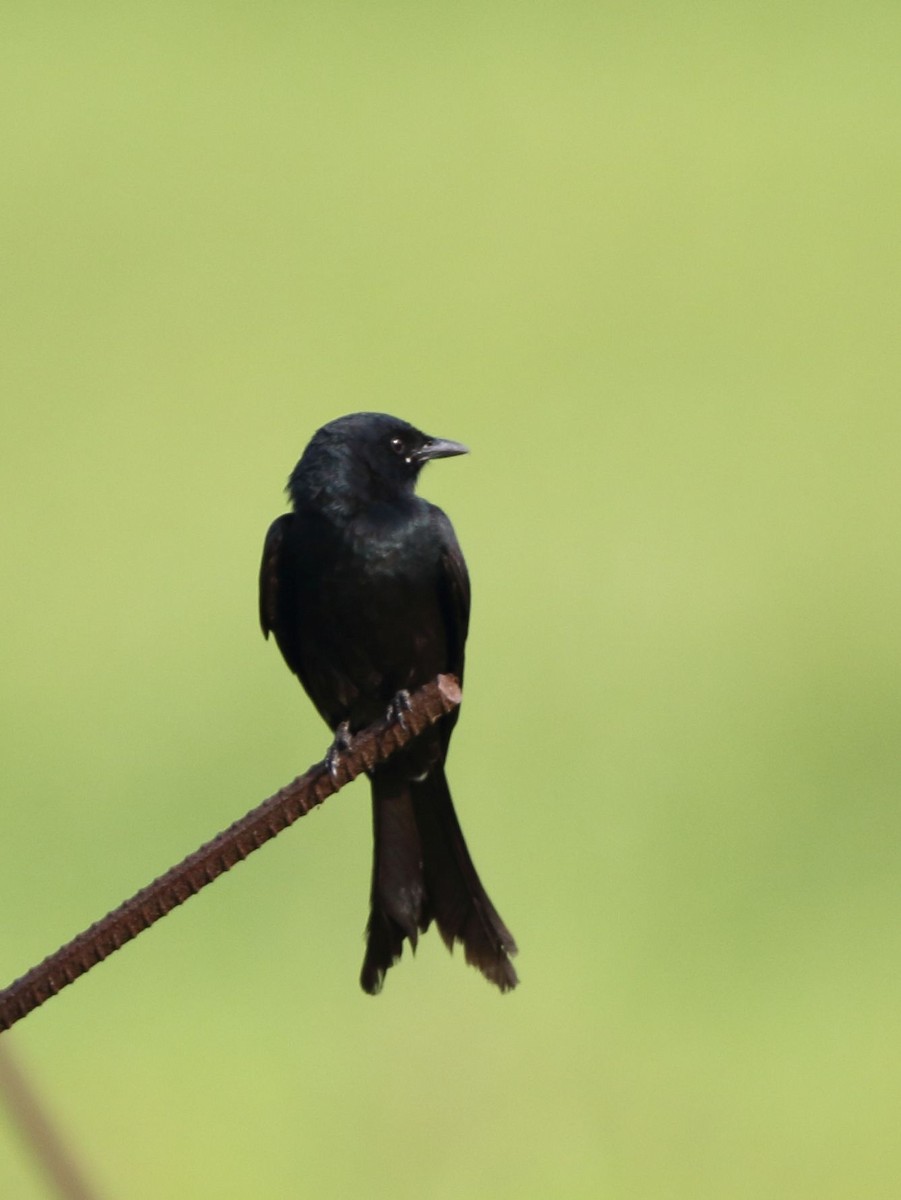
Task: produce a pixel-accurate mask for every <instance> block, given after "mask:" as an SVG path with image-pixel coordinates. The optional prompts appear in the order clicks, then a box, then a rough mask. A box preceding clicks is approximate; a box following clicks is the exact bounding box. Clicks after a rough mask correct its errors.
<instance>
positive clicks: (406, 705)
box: [385, 688, 410, 729]
mask: <svg viewBox="0 0 901 1200" xmlns="http://www.w3.org/2000/svg"><path fill="white" fill-rule="evenodd" d="M409 711H410V693H409V692H408V691H407V689H406V688H401V689H400V691H399V692H398V693H397V694H396V695H395V697H394V699H393V700H392V701H391V703H390V704H389V705H388V711H387V712H386V713H385V716H386V717H387V719H388V720H389V721H397V723H398V725H399V726H400V727H401V729H406V728H407V722H406V720H405V719H404V713H408V712H409Z"/></svg>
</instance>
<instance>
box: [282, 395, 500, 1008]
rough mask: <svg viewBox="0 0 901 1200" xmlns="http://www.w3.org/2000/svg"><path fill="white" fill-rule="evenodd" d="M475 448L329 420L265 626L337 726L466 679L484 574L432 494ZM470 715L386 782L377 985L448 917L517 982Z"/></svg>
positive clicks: (395, 762)
mask: <svg viewBox="0 0 901 1200" xmlns="http://www.w3.org/2000/svg"><path fill="white" fill-rule="evenodd" d="M464 452H465V447H462V446H459V445H458V444H457V443H453V442H446V441H443V440H441V439H436V438H429V437H428V436H427V435H425V434H423V433H421V432H420V431H419V430H417V429H414V428H413V426H411V425H408V424H407V423H406V422H404V421H400V420H398V419H397V418H395V417H390V416H387V415H385V414H382V413H355V414H353V415H351V416H348V417H342V418H340V419H338V420H337V421H332V422H331V423H330V424H328V425H326V426H324V427H323V428H322V429H320V430H319V431H318V432H317V433H316V434H315V435H314V437H313V439H312V440H311V442H310V444H309V446H308V447H307V449H306V450H305V452H304V454H303V457H302V458H301V460H300V462H299V463H298V464H297V466H296V468H295V469H294V471H293V473H292V475H291V478H290V480H289V484H288V492H289V495H290V497H291V501H292V505H293V510H294V511H293V512H292V513H286V514H285V515H284V516H281V517H279V518H278V519H277V520H276V521H274V522H273V524H272V526H271V527H270V529H269V532H268V534H267V537H266V542H265V546H264V549H263V560H262V564H261V568H260V623H261V626H262V629H263V632H264V634H266V635H267V636H268V634H269V633H270V632H271V633H273V634H274V636H275V639H276V642H277V643H278V646H279V649H280V650H281V652H282V654H283V656H284V658H285V661H286V662H287V664H288V666H289V667H290V668H291V670H292V671H293V672H294V673H295V674H296V675H297V676H298V678H299V679H300V681H301V683H302V684H303V686H304V688H305V689H306V691H307V693H308V694H309V696H310V698H311V699H312V701H313V703H314V704H315V706H316V708H317V709H318V711H319V713H320V714H321V715H322V717H323V718H324V719H325V721H327V722H328V724H329V726H330V727H331V728H332V729H333V730H334V729H337V727H338V726H339V725H340V724H342V723H343V722H348V723H349V726H350V729H351V731H354V730H357V729H361V728H363V727H364V726H366V725H368V724H370V723H371V722H372V721H373V720H375V719H376V718H378V717H381V716H383V715H384V713H385V711H386V710H387V708H388V706H389V705H390V704H391V703H392V701H393V700H394V699H395V697H396V696H397V694H398V693H399V692H402V691H404V690H406V691H413V690H415V689H416V688H417V687H419V686H421V685H422V684H424V683H426V682H428V681H429V680H431V679H433V678H434V677H435V676H436V675H438V674H439V673H442V672H449V673H452V674H454V675H456V676H457V677H458V679H460V681H461V682H462V679H463V670H464V657H465V645H466V634H467V630H468V625H469V600H470V593H469V577H468V574H467V571H466V564H465V561H464V559H463V555H462V552H461V550H460V547H459V545H458V543H457V539H456V536H455V534H454V531H453V527H452V526H451V523H450V521H449V520H448V519H447V517H446V516H445V514H444V513H443V512H442V511H441V510H440V509H439V508H436V507H435V506H434V505H432V504H429V503H427V502H426V501H425V500H422V499H421V498H419V497H418V496H416V494H415V491H414V488H415V483H416V479H417V476H418V474H419V471H420V470H421V468H422V466H423V464H424V463H425V462H428V461H429V460H430V459H432V458H439V457H447V456H450V455H453V454H461V453H464ZM456 718H457V713H456V712H455V713H454V714H453V715H452V716H451V717H449V718H446V719H445V720H444V721H442V722H441V723H440V724H439V725H438V726H436V727H434V728H433V729H431V730H429V731H428V732H427V733H425V734H423V735H422V736H421V737H420V738H418V739H416V740H415V741H414V742H413V743H411V745H410V746H409V747H407V749H406V750H405V751H403V752H402V753H401V754H400V755H397V756H395V757H394V758H393V759H392V760H391V761H390V762H389V763H388V764H386V765H385V766H384V767H382V768H378V769H376V770H375V771H374V772H373V773H372V776H371V780H372V795H373V834H374V854H373V873H372V888H371V899H370V919H369V924H368V926H367V947H366V956H365V959H364V964H363V971H362V974H361V983H362V986H363V987H364V989H365V990H366V991H368V992H377V991H378V990H379V989H380V988H381V985H382V982H383V980H384V977H385V973H386V971H387V970H388V968H389V967H390V966H391V965H392V963H394V962H395V961H396V960H397V959H398V958H399V957H400V955H401V952H402V949H403V943H404V941H409V942H410V944H411V946H413V948H414V949H415V946H416V941H417V937H418V935H419V933H421V932H424V931H425V930H426V929H427V928H428V927H429V924H430V923H431V921H432V920H434V921H435V922H436V924H437V925H438V928H439V931H440V933H441V935H442V937H443V938H444V940H445V942H446V943H447V944H448V946H451V947H452V946H453V944H454V942H455V941H459V942H461V943H462V944H463V947H464V952H465V955H466V959H467V961H468V962H471V963H473V965H475V966H477V967H478V968H479V969H480V970H481V971H482V972H483V974H484V975H485V976H486V977H487V978H488V979H490V980H491V981H492V982H493V983H495V984H497V986H498V987H500V988H501V990H502V991H506V990H508V989H509V988H512V987H514V986H515V984H516V974H515V972H514V970H513V966H512V964H511V963H510V960H509V955H511V954H513V953H515V951H516V946H515V943H514V941H513V938H512V937H511V935H510V933H509V931H508V930H507V928H506V926H505V925H504V924H503V922H502V921H501V919H500V917H499V916H498V914H497V912H496V910H495V909H494V907H493V905H492V904H491V902H490V900H489V899H488V897H487V895H486V894H485V891H484V889H483V887H482V885H481V882H480V880H479V877H478V875H477V873H476V870H475V867H474V866H473V864H472V860H471V858H470V856H469V852H468V850H467V848H466V843H465V841H464V839H463V834H462V831H461V830H460V825H459V822H458V821H457V817H456V814H455V812H454V808H453V803H452V801H451V796H450V791H449V789H448V786H447V780H446V778H445V774H444V760H445V757H446V755H447V748H448V742H449V740H450V735H451V731H452V729H453V726H454V723H455V721H456Z"/></svg>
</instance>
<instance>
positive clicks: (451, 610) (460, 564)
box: [438, 513, 469, 683]
mask: <svg viewBox="0 0 901 1200" xmlns="http://www.w3.org/2000/svg"><path fill="white" fill-rule="evenodd" d="M438 523H439V526H440V534H441V542H442V550H441V558H440V575H439V594H440V601H441V607H442V610H443V612H444V621H445V627H446V629H447V647H448V664H447V666H448V670H449V671H452V672H453V674H454V675H456V676H457V678H458V679H459V681H460V682H461V683H462V682H463V663H464V658H465V646H466V634H467V631H468V629H469V572H468V571H467V570H466V562H465V560H464V558H463V551H462V550H461V549H460V545H459V543H458V542H457V538H456V535H455V533H454V530H453V526H452V525H451V523H450V521H449V520H448V519H447V517H446V516H445V515H444V513H439V522H438Z"/></svg>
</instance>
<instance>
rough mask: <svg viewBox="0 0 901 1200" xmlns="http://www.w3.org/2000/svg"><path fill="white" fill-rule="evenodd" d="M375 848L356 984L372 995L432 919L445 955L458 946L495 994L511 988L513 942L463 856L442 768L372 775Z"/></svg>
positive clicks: (466, 856) (464, 851)
mask: <svg viewBox="0 0 901 1200" xmlns="http://www.w3.org/2000/svg"><path fill="white" fill-rule="evenodd" d="M372 798H373V831H374V837H375V848H374V857H373V869H372V896H371V911H370V917H369V925H368V927H367V931H366V932H367V943H366V957H365V960H364V962H363V971H362V974H361V976H360V983H361V984H362V986H363V989H364V990H365V991H367V992H370V993H373V994H374V993H375V992H378V991H379V990H380V989H381V986H382V983H383V982H384V978H385V973H386V971H387V970H388V968H389V967H390V966H391V965H392V964H393V963H395V962H396V961H397V960H398V959H399V958H400V955H401V951H402V949H403V943H404V939H405V938H406V939H408V940H409V942H410V945H411V946H412V947H413V949H414V950H415V948H416V941H417V937H418V934H419V933H420V932H424V931H425V930H426V929H428V927H429V924H430V922H431V921H432V919H433V918H434V920H435V923H436V924H437V926H438V931H439V933H440V934H441V936H442V938H443V939H444V941H445V943H446V945H447V947H448V949H451V950H452V949H453V946H454V943H455V942H462V944H463V952H464V955H465V957H466V961H467V962H468V963H471V964H472V966H474V967H478V969H479V970H480V971H481V972H482V974H483V975H484V976H485V978H486V979H488V980H490V981H491V983H494V984H496V986H497V987H499V988H500V990H501V991H502V992H506V991H509V990H510V989H511V988H514V987H516V984H517V978H516V971H515V970H514V969H513V964H512V963H511V962H510V955H513V954H515V953H516V943H515V942H514V940H513V937H512V935H511V934H510V931H509V930H508V929H507V927H506V925H504V923H503V921H502V920H501V918H500V916H499V915H498V913H497V910H496V909H495V907H494V905H493V904H492V903H491V901H490V900H489V899H488V895H487V893H486V892H485V889H484V888H483V887H482V883H481V881H480V879H479V876H478V874H477V872H476V869H475V866H474V865H473V862H472V859H471V858H470V856H469V851H468V849H467V848H466V842H465V840H464V838H463V832H462V830H461V829H460V823H459V821H458V820H457V814H456V813H455V812H454V805H453V801H452V799H451V794H450V789H449V788H448V786H447V779H446V778H445V775H444V768H443V767H442V766H434V767H433V768H432V769H431V771H430V772H429V774H428V775H427V776H426V778H425V779H423V780H418V781H417V780H410V779H409V778H403V777H402V776H401V775H400V774H399V773H395V772H392V771H390V768H389V770H388V771H387V772H384V773H382V772H379V771H377V772H376V773H375V774H374V775H373V778H372Z"/></svg>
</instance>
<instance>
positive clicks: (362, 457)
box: [288, 412, 468, 508]
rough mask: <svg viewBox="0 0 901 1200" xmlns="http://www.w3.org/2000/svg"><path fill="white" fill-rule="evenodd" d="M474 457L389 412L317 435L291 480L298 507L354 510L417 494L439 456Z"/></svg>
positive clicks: (355, 417)
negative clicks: (418, 484)
mask: <svg viewBox="0 0 901 1200" xmlns="http://www.w3.org/2000/svg"><path fill="white" fill-rule="evenodd" d="M466 453H468V450H467V447H466V446H462V445H461V444H460V443H459V442H451V441H448V440H447V439H446V438H437V437H430V436H429V435H428V434H426V433H422V432H421V430H419V429H416V428H414V426H412V425H410V424H408V423H407V422H406V421H401V420H400V418H398V417H391V416H388V414H387V413H368V412H364V413H351V415H350V416H347V417H338V418H337V420H335V421H329V423H328V425H323V426H322V428H321V429H319V430H317V432H316V433H315V434H314V435H313V437H312V439H311V441H310V444H309V445H308V446H307V448H306V450H305V451H304V453H303V457H302V458H301V460H300V462H299V463H298V464H297V466H296V467H295V468H294V471H293V473H292V475H291V478H290V479H289V481H288V493H289V495H290V496H291V499H292V501H293V503H294V506H295V508H301V507H304V506H306V505H310V504H313V505H316V506H329V505H333V506H338V507H348V506H353V507H355V506H357V505H362V504H371V503H373V502H378V501H391V500H393V499H397V498H398V497H400V496H403V495H404V494H406V493H409V492H412V491H413V488H414V487H415V485H416V479H417V477H418V475H419V472H420V471H421V470H422V468H423V467H424V466H425V464H426V463H427V462H430V461H431V459H433V458H450V457H452V456H453V455H456V454H466Z"/></svg>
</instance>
